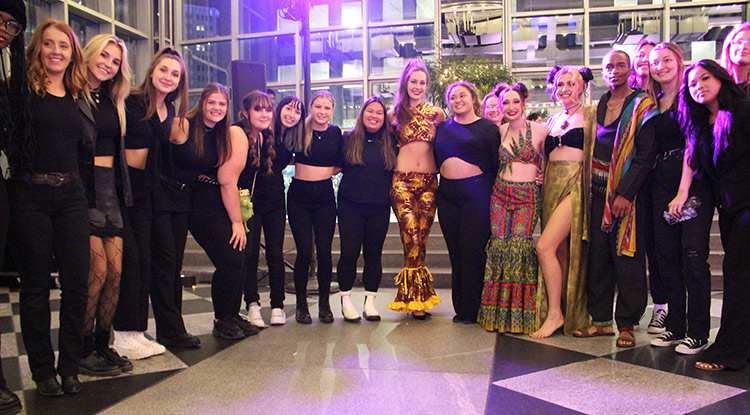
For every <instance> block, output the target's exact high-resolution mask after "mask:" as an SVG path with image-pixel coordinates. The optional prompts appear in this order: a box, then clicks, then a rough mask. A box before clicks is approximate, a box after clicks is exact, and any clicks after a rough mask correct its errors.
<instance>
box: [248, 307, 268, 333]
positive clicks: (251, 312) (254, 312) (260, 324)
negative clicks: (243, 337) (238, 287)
mask: <svg viewBox="0 0 750 415" xmlns="http://www.w3.org/2000/svg"><path fill="white" fill-rule="evenodd" d="M247 319H248V320H250V323H252V324H253V326H255V327H257V328H259V329H264V328H266V322H265V321H263V316H262V315H260V305H259V304H258V303H255V302H252V303H250V307H249V308H248V310H247Z"/></svg>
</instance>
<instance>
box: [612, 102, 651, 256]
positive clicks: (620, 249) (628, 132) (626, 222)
mask: <svg viewBox="0 0 750 415" xmlns="http://www.w3.org/2000/svg"><path fill="white" fill-rule="evenodd" d="M658 114H659V109H658V107H657V106H656V104H655V103H654V101H653V100H652V99H651V98H650V97H649V96H648V95H646V93H645V92H640V93H638V94H637V95H636V96H635V98H633V100H632V101H630V104H628V106H627V107H625V110H624V111H623V112H622V117H621V118H620V124H619V125H618V126H617V135H616V136H615V144H614V148H613V149H612V163H611V164H610V166H609V177H608V180H607V195H606V198H605V202H604V215H603V216H602V227H601V229H602V230H603V231H605V232H610V231H612V229H615V228H616V227H617V224H618V222H619V224H620V226H619V228H617V255H618V256H621V255H626V256H630V257H632V256H633V255H635V249H636V247H635V199H634V200H633V203H631V204H630V208H629V209H628V211H627V212H626V213H625V216H623V217H622V218H615V217H613V216H612V210H611V206H612V204H613V203H614V201H615V197H617V194H616V193H615V189H617V186H618V185H619V184H620V180H622V178H623V177H625V174H626V173H627V172H628V169H629V168H630V164H631V163H632V162H633V157H634V156H635V151H634V150H635V140H636V137H637V136H638V133H640V131H641V128H642V127H643V125H644V124H646V122H647V121H648V120H650V119H651V118H652V117H653V116H655V115H658Z"/></svg>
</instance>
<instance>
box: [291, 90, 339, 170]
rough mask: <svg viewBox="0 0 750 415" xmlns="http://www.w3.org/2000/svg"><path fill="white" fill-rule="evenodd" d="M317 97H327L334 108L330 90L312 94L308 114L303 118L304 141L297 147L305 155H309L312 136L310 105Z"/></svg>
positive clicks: (334, 102)
mask: <svg viewBox="0 0 750 415" xmlns="http://www.w3.org/2000/svg"><path fill="white" fill-rule="evenodd" d="M318 98H327V99H328V100H330V101H331V105H332V106H333V107H334V108H336V100H335V99H333V94H331V93H330V92H328V91H325V90H321V91H317V92H315V94H313V97H312V99H311V100H310V106H309V107H308V108H309V110H310V111H309V114H308V115H307V119H306V120H305V137H304V140H305V141H304V142H303V143H302V145H301V146H299V147H298V148H302V153H304V154H305V155H306V156H309V155H310V144H312V137H313V128H312V119H313V115H312V107H313V104H314V103H315V100H316V99H318ZM329 125H330V121H329Z"/></svg>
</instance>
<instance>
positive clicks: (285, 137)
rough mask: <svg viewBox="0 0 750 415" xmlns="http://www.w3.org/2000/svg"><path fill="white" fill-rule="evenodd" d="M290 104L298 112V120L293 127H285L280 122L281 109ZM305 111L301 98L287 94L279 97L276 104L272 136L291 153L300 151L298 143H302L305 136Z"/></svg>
mask: <svg viewBox="0 0 750 415" xmlns="http://www.w3.org/2000/svg"><path fill="white" fill-rule="evenodd" d="M287 105H291V106H292V107H294V108H296V109H298V110H299V112H300V117H299V121H297V124H296V125H294V126H293V127H289V128H286V129H285V127H284V124H282V123H281V110H282V109H283V108H284V107H285V106H287ZM306 117H307V113H306V111H305V103H304V102H302V100H301V99H299V98H297V97H295V96H287V97H284V98H282V99H281V102H279V105H277V106H276V114H275V119H274V136H275V138H276V139H278V140H281V141H282V142H283V143H284V147H286V149H287V150H289V151H291V152H292V153H294V152H297V151H301V149H300V147H299V143H302V142H303V140H304V138H305V118H306Z"/></svg>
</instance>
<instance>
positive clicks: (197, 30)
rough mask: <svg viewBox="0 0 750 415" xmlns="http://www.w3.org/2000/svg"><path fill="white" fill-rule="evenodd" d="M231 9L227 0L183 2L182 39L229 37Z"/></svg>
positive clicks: (190, 0)
mask: <svg viewBox="0 0 750 415" xmlns="http://www.w3.org/2000/svg"><path fill="white" fill-rule="evenodd" d="M258 3H272V2H258ZM230 8H231V4H230V2H228V1H225V0H183V5H182V37H183V38H185V39H202V38H207V37H216V36H228V35H229V34H230V32H231V22H232V18H231V16H230V13H229V12H230Z"/></svg>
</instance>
